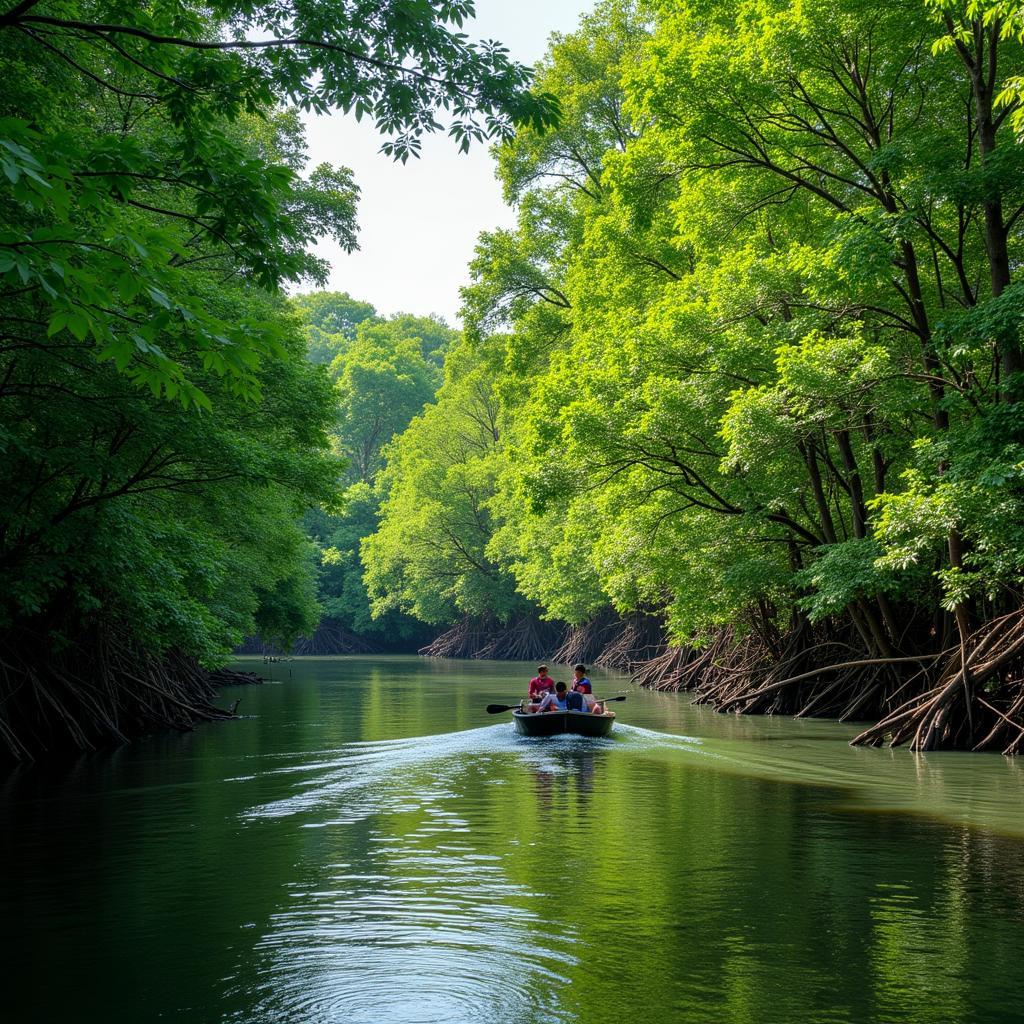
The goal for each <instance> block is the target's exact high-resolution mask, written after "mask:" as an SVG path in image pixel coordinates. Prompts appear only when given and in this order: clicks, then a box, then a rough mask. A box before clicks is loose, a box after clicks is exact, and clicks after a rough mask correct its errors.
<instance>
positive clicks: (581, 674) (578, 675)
mask: <svg viewBox="0 0 1024 1024" xmlns="http://www.w3.org/2000/svg"><path fill="white" fill-rule="evenodd" d="M572 674H573V676H574V677H575V678H574V680H573V684H572V689H573V693H582V694H583V699H584V703H585V704H586V707H585V708H584V710H585V711H592V710H593V708H594V688H593V687H592V686H591V685H590V680H589V679H588V678H587V666H586V665H577V666H576V667H575V668H574V669H573V670H572Z"/></svg>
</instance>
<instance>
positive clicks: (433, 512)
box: [367, 0, 1024, 748]
mask: <svg viewBox="0 0 1024 1024" xmlns="http://www.w3.org/2000/svg"><path fill="white" fill-rule="evenodd" d="M1020 24H1021V21H1020V15H1019V11H1018V9H1017V7H1016V5H1006V4H995V3H993V4H988V3H983V2H980V0H972V2H970V3H961V2H957V0H929V2H927V3H922V2H921V0H899V2H896V3H893V4H886V5H881V6H880V5H878V4H875V3H870V2H867V0H839V2H838V3H837V2H834V0H829V2H828V3H824V2H821V3H819V2H817V0H811V2H802V3H799V4H797V3H792V2H790V0H770V2H767V3H765V2H762V0H706V2H698V3H680V2H672V0H665V2H655V0H652V2H649V3H647V2H641V0H637V2H635V3H634V2H627V0H608V2H606V3H603V4H601V5H600V6H599V8H598V10H597V11H596V12H595V14H594V15H593V16H591V17H588V18H586V19H584V21H583V24H582V26H581V28H580V30H579V31H578V32H577V33H575V34H573V35H571V36H567V37H564V38H557V39H556V40H555V42H554V45H553V47H552V50H551V53H550V56H549V58H548V59H547V61H546V62H545V63H544V65H543V67H542V68H541V73H540V83H541V85H542V88H544V89H546V90H549V91H550V92H552V93H553V94H554V95H555V96H557V98H558V101H559V103H560V107H561V110H562V114H563V117H562V122H561V124H560V125H559V127H558V128H557V129H555V130H554V131H550V132H546V133H542V132H537V131H533V130H530V129H527V130H525V131H523V132H522V133H521V134H520V135H519V137H518V138H517V139H516V140H515V142H513V143H512V144H511V145H508V146H505V147H503V148H502V149H501V150H500V151H499V153H498V169H499V174H500V177H501V180H502V182H503V184H504V187H505V189H506V193H507V195H508V197H509V199H510V200H512V201H514V202H516V203H517V206H518V211H519V221H518V226H517V227H516V228H515V229H513V230H504V231H497V232H493V233H490V234H487V235H485V236H483V238H482V239H481V242H480V245H479V248H478V252H477V256H476V259H475V261H474V264H473V274H474V282H473V284H472V285H471V286H470V287H469V288H468V289H467V290H466V292H465V315H466V319H467V339H468V340H467V344H469V345H472V346H474V352H475V353H476V356H475V358H476V359H477V360H480V361H483V362H484V363H487V364H489V365H490V366H492V367H493V370H494V372H493V375H492V377H491V379H490V389H489V391H488V393H487V395H486V399H485V400H486V401H489V402H490V401H493V402H496V403H497V409H496V411H495V413H494V416H493V419H494V422H496V423H497V424H499V425H500V430H498V431H496V432H495V439H494V442H493V444H492V446H491V447H492V449H493V450H491V451H488V452H487V453H486V455H484V454H483V453H481V456H480V457H479V458H478V459H475V460H474V465H478V466H479V475H478V476H477V477H476V478H475V479H474V494H475V495H477V496H478V498H479V509H478V510H477V509H471V510H469V511H470V512H471V513H472V514H468V513H467V514H462V515H460V516H459V521H460V523H467V524H468V523H472V525H473V527H474V529H475V530H476V531H477V533H478V534H479V536H477V535H476V534H474V544H473V546H469V545H468V544H467V543H466V542H465V541H462V542H461V547H460V551H462V554H463V555H464V554H465V552H466V551H468V552H469V553H470V554H471V555H472V559H469V560H466V561H460V560H459V559H458V558H455V557H451V556H447V555H446V556H445V557H444V560H445V565H446V566H447V570H446V571H447V572H448V574H449V576H448V579H447V582H445V583H443V585H442V583H441V581H442V580H443V579H444V573H443V572H441V571H440V570H439V568H438V565H437V564H436V563H437V562H438V560H439V559H440V558H441V557H442V555H441V552H442V550H443V544H444V543H445V542H444V541H443V540H442V538H443V537H445V536H447V535H450V534H451V532H452V531H451V530H450V528H449V517H450V516H451V515H452V511H453V509H457V508H458V502H459V501H461V496H460V495H461V492H462V491H463V490H465V488H464V485H463V484H462V482H461V479H460V478H458V477H455V478H452V479H451V480H449V479H448V478H446V477H445V475H444V474H443V473H441V471H440V469H439V467H438V465H437V463H436V461H435V460H427V459H426V458H425V457H424V455H422V454H420V453H421V452H424V451H426V450H429V449H430V448H431V446H432V442H431V441H429V440H427V441H426V444H425V439H426V438H427V436H428V430H429V423H430V418H429V415H428V417H424V420H423V422H422V423H420V422H417V423H416V424H414V426H413V428H412V429H411V430H410V431H409V432H408V433H407V434H406V435H405V436H403V437H402V438H401V439H400V440H399V441H398V442H397V443H396V444H395V446H394V448H393V454H392V457H391V461H390V464H389V468H388V470H387V473H388V474H391V475H392V476H393V477H394V480H393V482H392V483H391V490H390V497H389V498H388V500H387V502H386V503H385V506H384V520H383V525H382V528H381V532H380V533H379V534H378V536H377V537H376V538H373V539H372V540H371V541H370V542H368V545H367V552H368V554H369V556H370V568H369V575H368V580H369V583H370V590H371V594H376V595H377V597H376V600H377V601H378V603H381V602H386V601H394V600H400V601H402V602H404V606H406V607H410V608H414V609H416V610H417V611H418V613H420V614H429V615H431V616H435V617H436V616H438V615H440V614H441V613H442V612H441V607H442V606H441V605H440V604H439V603H438V602H439V599H443V600H445V601H448V602H449V603H454V604H455V605H456V606H457V607H459V608H470V607H474V601H475V600H476V597H475V595H476V590H475V589H474V588H472V587H470V586H469V584H470V582H471V581H472V580H473V578H474V576H475V574H478V573H481V572H486V573H496V574H497V576H498V577H499V578H500V580H501V584H500V585H495V586H494V587H493V589H492V591H490V592H493V593H494V594H495V595H497V597H496V598H495V599H496V600H497V601H499V602H505V601H506V600H507V599H506V598H505V597H503V596H501V595H503V594H504V593H505V592H506V590H507V589H508V588H509V587H510V586H513V585H514V586H515V588H516V590H517V591H518V593H519V594H520V595H521V596H523V597H525V598H527V599H529V600H530V601H532V602H535V603H536V604H537V605H538V606H540V607H541V608H542V609H543V610H544V613H545V614H546V615H548V616H551V617H556V618H561V619H565V620H568V621H570V622H576V623H579V622H584V621H586V620H587V619H588V618H591V617H593V616H595V615H598V614H599V613H600V612H601V610H602V609H603V608H607V607H608V606H612V607H614V608H615V609H617V610H618V611H619V612H620V613H621V614H626V613H630V612H653V613H656V614H658V615H660V616H661V617H662V618H663V620H664V623H665V629H666V639H667V640H668V642H669V643H670V645H672V646H674V647H675V648H678V649H680V650H683V651H692V652H693V653H692V655H691V654H686V655H685V656H684V655H681V654H680V653H679V651H674V652H673V651H670V652H668V653H669V654H671V655H672V657H673V658H674V659H675V660H674V661H672V665H673V666H674V669H673V671H674V673H675V675H674V677H673V678H674V681H675V683H677V684H680V685H699V686H701V687H703V688H704V690H703V692H704V694H705V696H707V697H708V699H711V700H714V701H715V702H716V703H718V704H719V705H720V706H723V707H743V708H746V709H756V710H792V711H796V710H801V709H802V710H804V711H811V712H814V713H832V714H841V715H845V716H851V715H853V716H857V717H866V716H875V717H880V718H885V716H887V715H889V716H890V717H889V718H888V719H887V720H886V721H884V722H883V723H882V725H881V726H880V727H879V728H878V729H876V730H873V731H869V732H868V733H866V734H865V739H867V740H870V741H876V740H878V739H880V738H882V736H883V735H888V736H891V737H892V738H893V739H894V740H903V739H909V740H912V741H913V742H915V743H916V744H917V745H918V746H919V747H923V748H927V747H931V746H935V745H938V744H948V745H974V744H982V745H985V744H993V743H995V744H998V745H1001V746H1006V745H1007V744H1010V745H1011V747H1015V744H1016V741H1017V739H1018V737H1019V735H1020V732H1019V730H1018V728H1017V726H1016V724H1013V725H1009V724H1008V722H1007V719H1006V718H1005V717H1000V715H1005V714H1007V713H1009V714H1010V715H1011V716H1012V715H1015V714H1017V712H1018V711H1020V709H1021V707H1022V706H1024V693H1022V692H1021V691H1020V689H1019V687H1018V686H1017V684H1016V683H1015V682H1014V680H1015V679H1017V678H1019V674H1018V672H1017V667H1018V666H1017V663H1016V662H1015V661H1014V658H1015V657H1016V656H1017V652H1018V651H1019V650H1020V649H1021V644H1022V642H1024V631H1022V628H1024V627H1022V625H1021V620H1020V617H1019V612H1020V608H1021V586H1022V583H1024V575H1022V574H1024V532H1022V528H1021V527H1022V523H1024V488H1022V479H1024V477H1022V474H1024V419H1022V417H1024V413H1022V409H1024V405H1022V404H1021V403H1020V402H1019V400H1018V399H1019V397H1020V393H1021V388H1022V385H1024V378H1022V375H1021V370H1022V357H1021V344H1020V320H1021V311H1022V303H1021V291H1020V289H1021V285H1020V284H1019V282H1018V281H1017V280H1015V268H1016V267H1017V266H1018V264H1019V262H1020V258H1021V242H1022V228H1024V223H1022V221H1021V214H1022V213H1024V174H1022V171H1024V144H1022V143H1021V141H1020V139H1019V138H1018V136H1017V134H1016V133H1015V131H1016V129H1015V124H1019V121H1020V102H1019V100H1018V99H1017V90H1018V89H1019V82H1020V75H1021V73H1022V71H1024V61H1022V56H1024V51H1022V47H1021V44H1020V41H1019V38H1018V36H1019V27H1020ZM495 332H507V333H508V337H507V338H506V339H502V338H500V337H497V338H492V335H494V334H495ZM495 348H497V349H499V350H500V354H499V355H497V356H495V354H494V350H495ZM475 372H476V369H475V364H474V361H473V359H469V358H467V359H466V360H465V361H464V363H463V365H462V367H460V368H457V369H450V370H449V375H448V376H449V379H448V381H447V383H446V385H445V387H446V389H449V390H451V391H452V392H453V393H454V392H456V391H457V390H458V389H459V388H460V387H461V386H462V385H463V382H466V383H468V382H471V381H473V380H474V373H475ZM452 405H453V408H452V411H451V412H449V413H448V414H447V418H450V417H451V416H452V415H454V414H455V412H456V410H458V409H460V408H461V407H462V405H463V403H462V402H460V401H457V400H456V401H455V402H453V403H452ZM443 407H444V396H443V394H442V396H441V399H440V401H439V404H438V409H439V410H440V409H443ZM435 416H436V417H437V418H438V419H439V420H444V419H446V416H445V414H444V413H442V412H438V413H435ZM444 461H445V462H446V463H447V462H448V457H447V454H446V455H445V458H444ZM485 467H486V468H485ZM418 538H423V540H419V541H418ZM427 540H429V543H427V542H426V541H427ZM463 549H464V551H463ZM457 573H458V574H459V575H458V578H455V577H456V574H457ZM401 595H404V596H401ZM708 645H710V646H711V647H713V648H714V651H715V655H714V657H713V658H712V659H711V661H707V660H701V658H700V657H699V650H694V648H697V649H699V648H701V647H702V646H704V647H706V648H707V646H708ZM943 652H946V654H945V655H944V654H943ZM698 663H699V665H700V666H701V667H700V669H699V672H697V671H696V670H695V672H694V673H692V674H690V673H689V666H691V665H697V664H698ZM830 663H831V664H833V665H836V664H838V665H839V666H840V668H839V669H833V670H830V671H828V672H822V671H821V669H822V667H823V666H825V665H828V664H830ZM793 677H799V679H797V680H796V681H795V682H794V683H790V682H788V680H790V679H792V678H793ZM907 702H908V703H907Z"/></svg>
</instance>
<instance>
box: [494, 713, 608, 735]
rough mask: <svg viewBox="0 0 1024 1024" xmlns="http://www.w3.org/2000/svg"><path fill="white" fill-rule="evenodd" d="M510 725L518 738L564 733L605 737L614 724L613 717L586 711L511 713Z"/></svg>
mask: <svg viewBox="0 0 1024 1024" xmlns="http://www.w3.org/2000/svg"><path fill="white" fill-rule="evenodd" d="M512 724H513V725H514V726H515V730H516V732H517V733H519V735H520V736H559V735H561V734H562V733H564V732H568V733H574V734H575V735H577V736H607V735H608V734H609V733H610V732H611V731H612V726H613V725H614V724H615V715H593V714H591V713H590V712H588V711H538V712H535V713H534V714H528V713H526V712H522V711H513V712H512Z"/></svg>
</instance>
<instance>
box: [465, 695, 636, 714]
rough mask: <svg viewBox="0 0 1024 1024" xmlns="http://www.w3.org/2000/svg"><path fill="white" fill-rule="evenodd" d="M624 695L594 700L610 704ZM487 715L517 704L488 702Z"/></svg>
mask: <svg viewBox="0 0 1024 1024" xmlns="http://www.w3.org/2000/svg"><path fill="white" fill-rule="evenodd" d="M625 699H626V695H625V694H623V695H622V696H621V697H603V698H600V699H598V700H596V701H595V702H594V703H595V704H611V703H612V702H613V701H617V700H625ZM485 710H486V711H487V714H489V715H500V714H501V713H502V712H503V711H518V710H519V705H518V704H488V705H487V707H486V709H485Z"/></svg>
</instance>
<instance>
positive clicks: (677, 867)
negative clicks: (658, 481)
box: [0, 657, 1024, 1024]
mask: <svg viewBox="0 0 1024 1024" xmlns="http://www.w3.org/2000/svg"><path fill="white" fill-rule="evenodd" d="M256 666H257V667H258V668H260V669H262V668H263V666H262V664H260V663H258V662H257V663H256ZM245 667H249V668H251V667H253V665H252V664H251V663H250V664H249V665H247V666H245ZM532 668H533V666H528V665H510V664H508V663H496V662H443V661H426V660H423V659H416V658H396V657H392V658H383V659H372V658H322V659H302V660H297V661H293V662H289V663H285V664H279V665H275V666H273V671H274V675H275V679H274V680H273V681H272V682H271V683H269V684H267V685H264V686H262V687H247V688H240V689H238V690H226V691H224V692H223V694H222V696H221V698H220V699H221V701H222V702H223V703H225V704H227V703H228V702H229V701H231V700H233V699H234V698H235V697H239V696H240V697H241V698H242V705H241V708H240V712H241V713H243V714H245V715H247V716H248V717H246V718H245V719H244V720H243V721H240V722H231V723H220V724H211V725H208V726H204V727H202V728H200V729H198V730H196V731H195V732H194V733H191V734H186V735H166V736H159V737H151V738H149V739H146V740H143V741H141V742H138V743H136V744H133V745H131V746H128V747H125V748H123V749H121V750H118V751H116V752H113V753H104V754H97V755H91V756H88V757H84V758H81V759H79V760H78V761H77V762H75V764H74V765H72V766H67V765H65V766H63V767H61V768H53V767H50V768H38V767H36V768H26V769H19V770H18V771H16V772H15V773H14V774H13V775H11V776H10V777H9V778H8V779H7V780H6V782H5V783H4V785H3V788H2V789H0V827H2V839H0V856H2V866H3V874H2V878H3V888H2V891H0V913H2V915H3V916H2V920H3V923H4V933H5V937H6V939H7V940H8V941H7V942H6V943H5V945H7V946H8V949H7V952H6V953H5V955H4V958H3V964H4V980H5V984H4V1005H5V1019H7V1020H11V1021H12V1022H19V1024H20V1022H22V1021H33V1022H35V1021H42V1022H48V1021H54V1022H57V1021H61V1022H64V1021H76V1022H93V1021H95V1022H104V1024H115V1022H121V1021H124V1022H132V1024H142V1022H146V1021H189V1022H196V1024H201V1022H225V1024H227V1022H238V1024H243V1022H245V1024H257V1022H258V1024H300V1022H301V1024H328V1022H330V1024H390V1022H394V1024H434V1022H437V1024H441V1022H446V1024H447V1022H451V1024H492V1022H508V1024H540V1022H545V1024H547V1022H550V1024H603V1022H609V1024H610V1022H626V1021H640V1022H641V1024H663V1022H665V1024H668V1022H673V1024H674V1022H695V1024H696V1022H701V1024H705V1022H735V1024H771V1022H780V1024H803V1022H851V1024H863V1022H870V1021H893V1022H897V1021H898V1022H902V1024H923V1022H936V1024H939V1022H941V1024H949V1022H956V1021H999V1022H1004V1021H1012V1020H1015V1019H1021V1017H1024V1011H1022V1010H1021V1006H1022V1004H1024V958H1022V953H1024V768H1022V766H1021V765H1019V764H1018V763H1016V762H1015V761H1011V760H1007V759H1004V758H1002V757H999V756H979V755H974V756H972V755H957V754H938V755H933V754H930V755H927V756H914V755H912V754H910V753H908V752H906V751H904V750H900V751H887V750H861V749H852V748H850V747H849V746H847V743H846V740H847V739H848V738H849V737H850V736H851V735H853V733H854V732H855V731H856V730H855V729H854V728H851V727H847V726H841V725H837V724H835V723H830V722H816V721H791V720H787V719H769V718H737V717H734V716H721V715H715V714H714V713H712V712H710V711H709V710H707V709H703V708H694V707H691V706H690V705H689V704H688V702H687V698H686V697H685V696H676V695H660V694H649V693H643V692H633V691H632V690H630V691H629V699H628V700H627V701H626V702H625V703H623V704H619V705H617V707H618V709H619V722H618V724H617V725H616V728H615V732H614V734H613V738H610V739H607V740H583V739H579V738H572V737H562V738H557V739H554V740H529V739H523V738H518V737H516V736H514V735H513V732H512V727H511V724H510V722H509V721H508V718H507V717H492V716H488V715H487V714H486V713H485V712H484V706H485V705H486V704H487V703H489V702H492V701H501V702H504V701H507V700H509V699H512V698H515V697H517V696H518V695H519V693H520V692H521V691H522V690H523V689H524V687H525V681H526V679H528V678H529V676H530V675H531V674H532V672H531V669H532ZM556 675H562V677H564V672H563V673H556ZM592 676H593V678H594V679H595V683H596V684H597V689H598V691H603V692H605V693H609V692H613V691H618V690H620V689H623V688H625V689H629V688H628V685H627V684H626V682H625V681H624V680H622V679H621V678H615V677H612V676H607V675H601V673H592ZM8 1014H9V1016H8Z"/></svg>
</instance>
